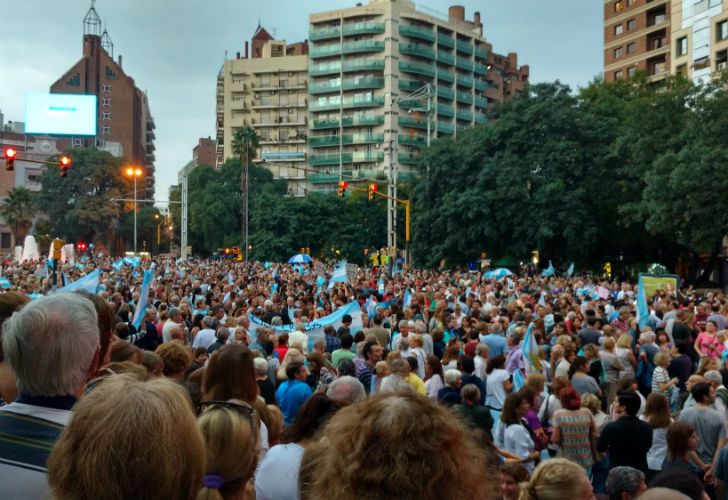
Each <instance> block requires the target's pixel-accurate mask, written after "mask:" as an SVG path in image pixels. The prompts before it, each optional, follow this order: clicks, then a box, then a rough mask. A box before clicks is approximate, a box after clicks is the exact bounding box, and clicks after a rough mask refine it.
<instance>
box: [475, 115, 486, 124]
mask: <svg viewBox="0 0 728 500" xmlns="http://www.w3.org/2000/svg"><path fill="white" fill-rule="evenodd" d="M475 123H477V124H481V123H488V117H487V116H486V115H485V114H484V113H475Z"/></svg>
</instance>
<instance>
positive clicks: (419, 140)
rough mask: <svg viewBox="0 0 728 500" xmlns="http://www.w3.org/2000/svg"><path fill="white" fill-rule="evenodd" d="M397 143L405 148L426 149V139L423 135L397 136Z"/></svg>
mask: <svg viewBox="0 0 728 500" xmlns="http://www.w3.org/2000/svg"><path fill="white" fill-rule="evenodd" d="M399 143H400V144H403V145H405V146H419V147H423V148H424V147H427V137H425V136H423V135H411V134H399Z"/></svg>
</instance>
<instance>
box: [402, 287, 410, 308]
mask: <svg viewBox="0 0 728 500" xmlns="http://www.w3.org/2000/svg"><path fill="white" fill-rule="evenodd" d="M411 303H412V292H411V291H410V289H409V288H407V289H406V290H405V291H404V297H403V298H402V307H403V308H405V309H406V308H408V307H409V306H410V304H411Z"/></svg>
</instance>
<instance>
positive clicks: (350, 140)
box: [308, 134, 384, 148]
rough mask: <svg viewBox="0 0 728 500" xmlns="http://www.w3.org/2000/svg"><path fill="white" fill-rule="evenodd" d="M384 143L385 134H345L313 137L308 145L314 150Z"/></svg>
mask: <svg viewBox="0 0 728 500" xmlns="http://www.w3.org/2000/svg"><path fill="white" fill-rule="evenodd" d="M383 141H384V134H345V135H342V136H338V135H327V136H323V137H311V138H309V140H308V145H309V146H311V147H312V148H324V147H331V146H338V145H339V144H342V145H345V146H348V145H351V144H381V143H382V142H383Z"/></svg>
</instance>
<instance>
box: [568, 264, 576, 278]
mask: <svg viewBox="0 0 728 500" xmlns="http://www.w3.org/2000/svg"><path fill="white" fill-rule="evenodd" d="M572 274H574V263H573V262H572V263H571V265H569V269H567V270H566V276H568V277H569V278H571V275H572Z"/></svg>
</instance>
